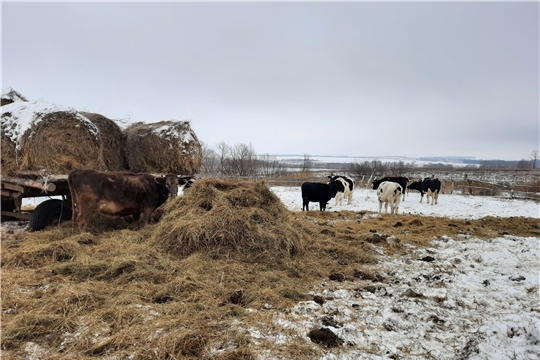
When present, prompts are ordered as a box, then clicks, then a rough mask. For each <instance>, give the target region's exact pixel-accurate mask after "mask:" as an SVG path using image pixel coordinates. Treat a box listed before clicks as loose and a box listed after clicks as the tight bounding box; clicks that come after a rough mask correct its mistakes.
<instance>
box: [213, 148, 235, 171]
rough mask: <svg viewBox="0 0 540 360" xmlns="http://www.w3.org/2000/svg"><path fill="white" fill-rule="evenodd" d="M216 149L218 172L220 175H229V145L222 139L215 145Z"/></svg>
mask: <svg viewBox="0 0 540 360" xmlns="http://www.w3.org/2000/svg"><path fill="white" fill-rule="evenodd" d="M216 149H217V158H218V161H219V173H220V175H222V176H223V175H229V174H230V172H231V166H230V162H231V161H230V156H231V147H230V146H229V145H227V144H226V143H225V142H224V141H222V142H220V143H218V144H217V145H216Z"/></svg>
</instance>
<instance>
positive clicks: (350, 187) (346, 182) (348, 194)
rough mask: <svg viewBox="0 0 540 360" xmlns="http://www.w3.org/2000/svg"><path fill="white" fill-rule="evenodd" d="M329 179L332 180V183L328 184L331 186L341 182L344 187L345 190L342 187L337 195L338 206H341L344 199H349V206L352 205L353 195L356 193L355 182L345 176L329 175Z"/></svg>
mask: <svg viewBox="0 0 540 360" xmlns="http://www.w3.org/2000/svg"><path fill="white" fill-rule="evenodd" d="M328 178H329V179H330V181H329V182H328V183H329V184H330V183H332V182H335V181H339V182H340V183H341V184H342V185H343V190H342V189H341V187H340V190H339V191H338V193H337V195H336V205H337V204H338V203H339V205H341V202H342V200H343V197H345V198H346V199H347V205H351V201H352V194H353V191H354V180H353V179H351V178H350V177H348V176H345V175H329V176H328Z"/></svg>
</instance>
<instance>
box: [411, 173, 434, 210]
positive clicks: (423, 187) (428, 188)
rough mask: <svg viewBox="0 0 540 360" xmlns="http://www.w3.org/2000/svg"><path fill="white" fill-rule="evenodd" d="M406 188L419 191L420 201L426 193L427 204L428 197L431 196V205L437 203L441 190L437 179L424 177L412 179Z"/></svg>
mask: <svg viewBox="0 0 540 360" xmlns="http://www.w3.org/2000/svg"><path fill="white" fill-rule="evenodd" d="M407 189H411V190H418V191H420V202H422V200H423V199H424V194H426V199H427V203H428V204H429V197H430V196H431V205H433V203H435V204H437V200H438V199H439V192H440V191H441V182H440V181H439V179H431V178H425V179H424V180H420V181H414V182H412V183H411V184H410V185H409V186H407Z"/></svg>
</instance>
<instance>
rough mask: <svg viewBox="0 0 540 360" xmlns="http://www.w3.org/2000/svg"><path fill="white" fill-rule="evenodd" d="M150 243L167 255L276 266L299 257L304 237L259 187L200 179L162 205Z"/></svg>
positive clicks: (273, 197) (277, 202) (270, 194)
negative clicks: (199, 255)
mask: <svg viewBox="0 0 540 360" xmlns="http://www.w3.org/2000/svg"><path fill="white" fill-rule="evenodd" d="M158 210H159V211H158V212H162V213H163V216H162V218H161V219H160V221H159V224H158V225H157V227H156V229H155V230H154V231H153V234H152V237H151V241H153V242H154V243H155V244H156V245H157V246H158V247H159V248H160V249H162V250H163V251H164V252H166V253H167V254H171V255H176V256H189V255H190V254H193V253H194V252H198V251H202V252H205V253H207V254H208V255H209V256H211V257H214V258H215V257H221V256H223V257H232V258H236V259H237V260H241V261H247V262H258V263H269V264H277V263H280V262H283V261H287V260H288V259H290V258H291V257H292V256H295V255H299V254H302V253H303V252H304V249H305V247H306V244H307V241H308V231H306V230H305V229H304V228H302V225H301V224H300V223H299V222H297V221H295V219H294V217H293V216H291V213H290V212H289V211H288V210H287V209H286V208H285V206H284V205H283V204H282V203H281V201H280V200H279V198H278V197H277V196H276V195H275V194H274V193H273V192H271V191H270V189H269V188H268V187H267V186H266V185H265V184H264V183H251V182H233V181H227V180H218V179H201V180H198V181H196V182H195V183H194V185H193V186H192V187H191V188H190V189H189V191H188V192H186V194H185V195H184V196H181V197H177V198H175V199H174V200H173V201H169V202H167V203H165V204H164V205H163V206H162V207H161V208H160V209H158Z"/></svg>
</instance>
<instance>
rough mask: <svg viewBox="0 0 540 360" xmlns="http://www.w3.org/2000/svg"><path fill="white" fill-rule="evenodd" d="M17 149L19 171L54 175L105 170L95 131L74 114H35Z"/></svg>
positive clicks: (88, 123) (64, 112)
mask: <svg viewBox="0 0 540 360" xmlns="http://www.w3.org/2000/svg"><path fill="white" fill-rule="evenodd" d="M37 120H39V121H37ZM20 148H21V154H22V163H21V166H20V170H39V169H43V168H46V169H48V170H49V172H51V173H57V174H67V173H69V172H70V171H72V170H75V169H83V168H90V169H96V170H106V166H105V160H104V158H103V146H102V142H101V137H100V133H99V130H98V128H97V127H96V126H95V125H94V124H92V122H90V121H89V120H88V119H86V118H85V117H84V116H82V115H81V114H79V113H77V112H76V111H58V112H51V113H45V114H36V119H35V120H34V121H33V123H32V125H31V126H30V128H29V129H28V130H26V131H25V132H24V134H23V135H22V137H21V142H20Z"/></svg>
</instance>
